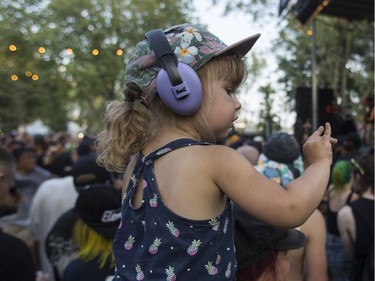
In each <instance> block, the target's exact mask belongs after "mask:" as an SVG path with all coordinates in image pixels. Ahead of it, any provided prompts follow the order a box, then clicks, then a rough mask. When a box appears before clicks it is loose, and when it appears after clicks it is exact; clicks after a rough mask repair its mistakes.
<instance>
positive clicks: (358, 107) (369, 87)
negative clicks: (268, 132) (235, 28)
mask: <svg viewBox="0 0 375 281" xmlns="http://www.w3.org/2000/svg"><path fill="white" fill-rule="evenodd" d="M212 2H213V3H218V2H222V3H225V5H226V13H245V14H248V15H249V17H250V18H251V19H253V20H254V21H256V22H257V23H258V24H259V25H260V26H262V25H264V24H265V23H267V22H269V21H276V20H277V21H279V23H280V25H281V26H282V28H281V29H280V30H281V31H280V33H279V37H278V38H277V39H276V40H275V41H274V42H273V45H274V46H275V47H274V48H273V52H274V54H275V55H276V56H277V62H278V66H279V70H280V73H281V77H280V79H279V81H278V82H279V86H281V87H278V88H281V90H283V91H284V92H285V93H287V95H288V97H289V104H286V106H289V107H290V106H291V105H293V102H294V96H295V93H296V89H297V88H298V87H311V84H312V72H311V68H312V67H311V66H312V40H311V36H309V35H307V31H308V30H310V29H311V23H308V24H306V25H304V26H302V25H301V24H300V23H299V21H298V20H297V18H296V17H295V15H294V14H293V12H292V11H289V13H288V14H287V16H285V17H283V18H277V17H278V15H277V12H278V5H279V1H278V0H230V1H229V0H212ZM257 20H259V21H257ZM316 31H317V32H316V55H315V57H316V67H317V72H316V74H317V81H318V88H331V89H333V92H334V96H335V100H336V101H337V103H338V105H341V106H344V107H351V109H352V112H353V113H354V114H357V116H360V115H361V113H362V111H363V106H362V103H361V101H363V99H364V97H366V96H368V95H372V96H373V95H374V23H373V22H367V21H353V22H349V21H347V20H346V19H342V18H337V17H331V16H324V15H323V14H319V15H318V16H317V18H316ZM259 91H260V92H262V90H261V89H260V90H259ZM266 111H267V109H266V108H262V112H266ZM261 114H263V113H261Z"/></svg>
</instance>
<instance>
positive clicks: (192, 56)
mask: <svg viewBox="0 0 375 281" xmlns="http://www.w3.org/2000/svg"><path fill="white" fill-rule="evenodd" d="M164 33H165V36H166V37H167V39H168V41H169V43H170V45H171V47H172V50H174V53H175V55H176V57H177V59H178V61H179V62H183V63H186V64H188V65H189V66H190V67H192V68H193V69H194V70H198V69H200V68H201V67H202V66H203V65H204V64H205V63H207V62H208V61H209V60H210V59H211V58H213V57H215V56H219V55H221V54H224V53H229V52H230V53H233V54H239V55H241V56H245V55H246V54H247V53H248V52H249V51H250V49H251V48H252V47H253V45H254V44H255V42H256V41H257V40H258V38H259V36H260V34H255V35H253V36H250V37H248V38H245V39H243V40H241V41H239V42H237V43H235V44H233V45H231V46H227V45H226V44H225V43H224V42H223V41H221V40H220V39H219V38H218V37H217V36H215V35H213V34H212V33H211V32H209V31H208V30H207V29H205V28H204V27H202V26H198V25H192V24H181V25H177V26H173V27H171V28H169V29H167V30H164ZM160 69H161V66H160V65H159V64H158V60H157V58H156V56H155V54H154V52H153V51H152V50H151V49H150V44H149V43H148V41H147V40H143V41H141V42H139V43H138V44H137V45H136V47H135V50H134V53H133V55H132V56H131V57H130V60H129V62H128V63H127V65H126V69H125V83H135V84H136V85H138V87H140V88H141V90H142V92H143V93H142V95H141V99H142V101H143V103H144V104H145V105H146V106H147V107H148V106H149V105H150V103H151V101H152V99H153V98H154V97H155V96H156V95H157V90H156V76H157V74H158V72H159V70H160Z"/></svg>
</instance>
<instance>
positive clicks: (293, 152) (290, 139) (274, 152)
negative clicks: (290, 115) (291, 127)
mask: <svg viewBox="0 0 375 281" xmlns="http://www.w3.org/2000/svg"><path fill="white" fill-rule="evenodd" d="M263 154H264V155H265V156H266V157H267V158H268V159H269V160H272V161H275V162H278V163H292V162H293V161H294V160H296V159H297V158H298V157H299V156H300V155H301V149H300V145H299V143H298V142H297V140H296V138H295V137H294V136H292V135H290V134H287V133H275V134H272V135H271V136H269V138H268V139H267V140H266V143H265V145H264V148H263Z"/></svg>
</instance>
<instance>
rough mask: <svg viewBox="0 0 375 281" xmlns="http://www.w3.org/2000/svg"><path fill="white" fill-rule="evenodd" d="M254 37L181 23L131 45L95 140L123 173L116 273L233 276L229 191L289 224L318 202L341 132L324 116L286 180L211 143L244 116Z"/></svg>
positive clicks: (260, 214) (259, 212)
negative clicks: (228, 38)
mask: <svg viewBox="0 0 375 281" xmlns="http://www.w3.org/2000/svg"><path fill="white" fill-rule="evenodd" d="M259 36H260V35H259V34H256V35H253V36H250V37H248V38H246V39H244V40H242V41H240V42H238V43H236V44H233V45H231V46H227V45H226V44H224V43H223V42H222V41H221V40H220V39H219V38H218V37H217V36H216V35H214V34H212V33H210V32H209V31H208V30H207V29H205V28H203V27H201V26H198V25H193V24H182V25H178V26H174V27H171V28H169V29H167V30H165V31H162V30H160V29H156V30H152V31H150V32H147V33H146V39H145V40H142V41H141V42H139V43H138V44H137V46H136V47H135V49H134V52H133V55H132V56H131V58H130V60H129V61H128V63H127V65H126V71H125V72H126V74H125V75H126V76H125V88H124V95H125V100H124V101H122V102H120V101H111V102H110V103H109V104H108V106H107V109H106V113H105V120H104V121H105V129H104V130H103V131H102V132H101V133H100V134H99V136H98V144H97V145H98V147H97V149H98V150H97V151H98V162H99V163H100V164H101V165H103V166H105V167H106V168H107V169H108V170H110V171H118V172H121V171H124V172H125V173H124V190H123V193H124V194H123V202H122V219H121V223H120V226H119V229H118V231H117V234H116V237H115V239H114V242H113V251H114V255H115V263H116V269H115V274H114V280H235V275H236V270H237V262H236V257H235V247H234V221H233V213H232V207H231V206H232V204H231V201H233V202H235V203H236V204H237V205H238V206H240V207H241V208H242V209H244V210H245V211H246V212H247V213H249V214H251V215H253V216H254V217H256V218H258V219H261V220H263V221H264V222H267V223H269V224H273V225H275V226H279V227H284V228H293V227H296V226H299V225H301V224H302V223H303V222H304V221H305V220H306V219H307V218H308V217H309V216H310V215H311V213H312V212H313V211H314V210H315V209H316V207H317V206H318V204H319V202H320V200H321V198H322V196H323V194H324V191H325V188H326V186H327V184H328V177H329V171H330V165H331V161H332V147H331V145H332V144H334V143H336V141H337V140H336V139H334V138H332V137H331V127H330V125H329V123H326V124H325V126H321V127H319V128H318V129H317V130H316V131H315V132H314V133H313V134H312V135H311V136H310V137H309V138H308V140H307V142H306V143H305V145H304V147H303V151H304V157H305V158H304V160H305V162H306V164H307V168H306V170H305V172H304V173H303V174H302V175H301V176H300V177H299V178H298V179H296V180H294V181H292V182H290V183H289V184H287V185H286V186H285V188H280V185H278V184H277V183H275V182H273V181H272V180H269V179H267V178H266V177H264V176H262V175H260V174H259V173H258V172H257V171H256V170H255V169H254V167H253V166H252V165H251V164H250V163H249V162H248V161H247V159H245V158H244V157H243V156H242V155H241V154H240V153H238V152H237V151H235V150H234V149H232V148H229V147H226V146H224V145H216V144H215V143H216V142H218V141H220V140H225V138H226V137H227V135H228V131H229V130H230V129H231V128H232V127H233V126H234V125H233V124H234V122H235V121H236V119H237V118H238V111H239V109H240V108H241V103H240V102H239V101H238V99H237V96H236V91H237V89H238V87H239V86H240V85H241V83H242V82H243V81H244V80H245V78H246V66H245V61H244V56H245V55H246V54H247V53H248V51H249V50H250V49H251V48H252V47H253V45H254V44H255V42H256V41H257V39H258V38H259ZM301 186H304V188H300V187H301Z"/></svg>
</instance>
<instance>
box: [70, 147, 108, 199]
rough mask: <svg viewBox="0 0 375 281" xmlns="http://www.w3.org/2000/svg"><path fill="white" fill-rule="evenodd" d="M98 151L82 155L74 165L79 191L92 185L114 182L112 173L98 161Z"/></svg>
mask: <svg viewBox="0 0 375 281" xmlns="http://www.w3.org/2000/svg"><path fill="white" fill-rule="evenodd" d="M96 157H97V155H96V153H90V154H87V155H83V156H82V157H80V158H79V159H78V160H77V161H76V162H75V163H74V164H73V167H72V171H71V175H72V176H73V181H74V185H75V187H76V189H77V191H78V192H80V191H81V190H82V189H84V188H85V187H87V186H91V185H98V184H99V185H107V184H111V183H112V175H111V173H110V172H109V171H107V170H106V169H105V168H104V167H102V166H99V165H98V163H97V161H96Z"/></svg>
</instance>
